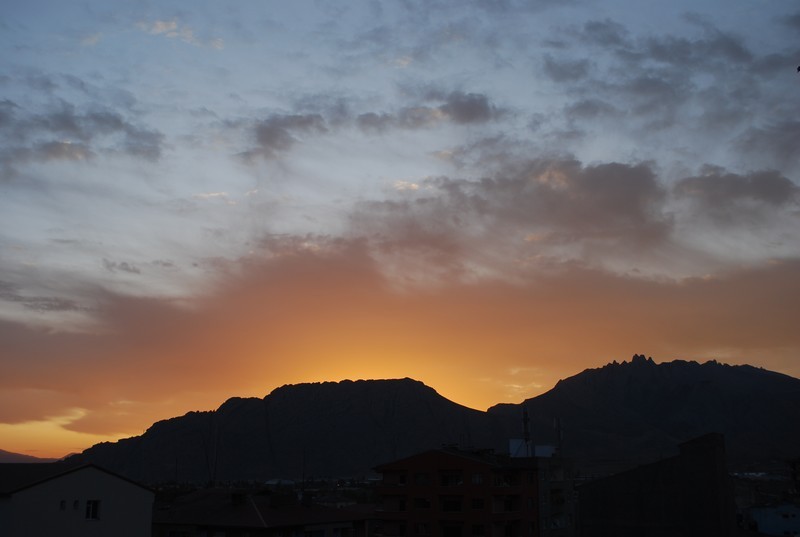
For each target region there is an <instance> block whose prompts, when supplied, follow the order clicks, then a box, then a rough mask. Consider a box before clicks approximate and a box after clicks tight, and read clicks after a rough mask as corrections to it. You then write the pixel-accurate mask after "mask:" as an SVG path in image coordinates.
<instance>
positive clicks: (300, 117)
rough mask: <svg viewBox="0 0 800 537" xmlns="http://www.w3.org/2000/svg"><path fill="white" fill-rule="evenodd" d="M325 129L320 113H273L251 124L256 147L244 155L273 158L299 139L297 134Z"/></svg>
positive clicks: (315, 132)
mask: <svg viewBox="0 0 800 537" xmlns="http://www.w3.org/2000/svg"><path fill="white" fill-rule="evenodd" d="M327 130H328V128H327V126H326V124H325V119H324V118H323V117H322V116H321V115H320V114H286V115H285V114H274V115H272V116H270V117H268V118H267V119H264V120H261V121H258V122H256V123H255V125H253V135H254V137H255V141H256V144H257V146H258V147H257V148H255V149H252V150H250V151H247V152H246V153H245V156H246V157H253V156H256V155H260V156H263V157H265V158H275V157H277V156H278V155H279V154H280V153H283V152H285V151H288V150H289V149H291V148H292V146H293V145H294V144H296V143H297V142H298V141H299V140H298V138H297V135H298V134H320V133H324V132H327Z"/></svg>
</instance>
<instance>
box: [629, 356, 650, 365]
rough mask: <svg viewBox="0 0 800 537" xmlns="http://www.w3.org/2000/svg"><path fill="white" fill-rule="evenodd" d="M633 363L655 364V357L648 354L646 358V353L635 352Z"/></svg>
mask: <svg viewBox="0 0 800 537" xmlns="http://www.w3.org/2000/svg"><path fill="white" fill-rule="evenodd" d="M631 364H634V365H655V362H654V361H653V358H652V357H651V356H648V357H647V358H645V356H644V354H634V355H633V358H631Z"/></svg>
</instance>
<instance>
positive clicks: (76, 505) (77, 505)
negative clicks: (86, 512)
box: [72, 500, 81, 511]
mask: <svg viewBox="0 0 800 537" xmlns="http://www.w3.org/2000/svg"><path fill="white" fill-rule="evenodd" d="M80 505H81V502H79V501H78V500H74V501H73V502H72V508H73V509H74V510H75V511H77V510H78V507H80Z"/></svg>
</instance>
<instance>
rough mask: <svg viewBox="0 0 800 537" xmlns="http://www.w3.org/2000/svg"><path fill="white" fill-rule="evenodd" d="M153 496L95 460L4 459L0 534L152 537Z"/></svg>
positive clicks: (11, 536) (10, 536)
mask: <svg viewBox="0 0 800 537" xmlns="http://www.w3.org/2000/svg"><path fill="white" fill-rule="evenodd" d="M153 496H154V495H153V492H152V491H151V490H149V489H147V488H145V487H143V486H141V485H139V484H137V483H134V482H133V481H130V480H128V479H126V478H124V477H121V476H119V475H116V474H114V473H111V472H109V471H107V470H104V469H103V468H100V467H98V466H95V465H91V464H89V465H83V466H77V467H69V466H65V465H64V464H62V463H34V464H26V463H18V464H0V535H2V536H3V537H54V536H58V537H93V536H98V537H105V536H108V537H112V536H113V537H149V536H150V534H151V529H152V526H151V524H152V510H153Z"/></svg>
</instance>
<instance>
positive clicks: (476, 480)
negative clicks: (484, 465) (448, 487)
mask: <svg viewBox="0 0 800 537" xmlns="http://www.w3.org/2000/svg"><path fill="white" fill-rule="evenodd" d="M472 484H473V485H482V484H483V474H472Z"/></svg>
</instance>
